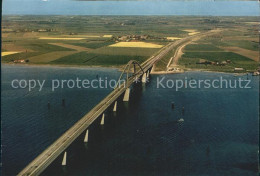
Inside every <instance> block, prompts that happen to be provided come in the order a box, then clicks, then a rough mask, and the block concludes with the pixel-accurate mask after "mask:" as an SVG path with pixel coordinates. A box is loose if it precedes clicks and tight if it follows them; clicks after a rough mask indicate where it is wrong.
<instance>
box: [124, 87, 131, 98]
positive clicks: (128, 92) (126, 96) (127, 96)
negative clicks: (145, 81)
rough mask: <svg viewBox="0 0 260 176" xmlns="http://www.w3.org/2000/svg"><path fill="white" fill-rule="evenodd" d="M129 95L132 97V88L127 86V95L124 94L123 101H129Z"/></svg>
mask: <svg viewBox="0 0 260 176" xmlns="http://www.w3.org/2000/svg"><path fill="white" fill-rule="evenodd" d="M129 97H130V88H127V89H126V90H125V95H124V98H123V101H129Z"/></svg>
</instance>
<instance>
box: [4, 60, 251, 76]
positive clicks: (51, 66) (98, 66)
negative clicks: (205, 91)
mask: <svg viewBox="0 0 260 176" xmlns="http://www.w3.org/2000/svg"><path fill="white" fill-rule="evenodd" d="M1 64H2V66H3V65H12V66H28V67H30V66H31V67H45V68H46V67H50V68H73V69H89V68H98V69H102V68H105V69H115V70H117V71H122V68H123V67H124V66H101V65H95V66H85V65H62V64H15V63H1ZM190 71H195V72H209V73H226V74H232V75H234V76H238V75H246V74H248V73H251V72H243V73H232V72H223V71H212V70H204V69H185V70H183V71H179V72H169V71H152V72H151V73H150V74H151V75H166V74H182V73H185V72H190Z"/></svg>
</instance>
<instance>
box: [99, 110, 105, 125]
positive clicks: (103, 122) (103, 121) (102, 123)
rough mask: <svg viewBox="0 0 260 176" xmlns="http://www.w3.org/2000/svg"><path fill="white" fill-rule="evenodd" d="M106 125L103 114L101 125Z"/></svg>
mask: <svg viewBox="0 0 260 176" xmlns="http://www.w3.org/2000/svg"><path fill="white" fill-rule="evenodd" d="M104 124H105V114H104V113H103V115H102V119H101V122H100V125H104Z"/></svg>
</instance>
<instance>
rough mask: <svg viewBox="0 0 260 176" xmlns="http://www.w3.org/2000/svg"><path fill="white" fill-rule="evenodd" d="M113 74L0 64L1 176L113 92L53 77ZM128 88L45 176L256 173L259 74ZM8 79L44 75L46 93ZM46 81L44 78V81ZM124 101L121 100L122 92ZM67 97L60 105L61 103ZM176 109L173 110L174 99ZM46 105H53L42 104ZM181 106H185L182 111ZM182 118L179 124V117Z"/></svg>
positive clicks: (195, 75) (198, 75) (113, 74)
mask: <svg viewBox="0 0 260 176" xmlns="http://www.w3.org/2000/svg"><path fill="white" fill-rule="evenodd" d="M97 75H98V76H99V77H107V78H108V79H113V78H118V76H119V75H120V72H118V71H117V70H115V69H104V68H102V69H101V68H59V67H36V66H35V67H34V66H18V65H3V66H2V97H1V98H2V102H1V108H2V109H1V110H2V114H1V116H2V138H3V139H2V151H3V164H2V166H3V174H2V175H4V176H9V175H16V174H17V173H18V172H19V171H20V170H21V169H23V168H24V167H25V166H26V165H27V164H28V163H29V162H30V161H31V160H32V159H34V158H35V157H36V156H37V155H38V154H40V153H41V152H42V151H43V150H44V149H45V148H46V147H47V146H49V145H50V144H51V143H52V142H53V141H54V140H56V139H57V138H58V137H59V136H60V135H61V134H62V133H63V132H65V131H66V130H67V129H68V128H69V127H70V126H71V125H73V124H74V123H75V122H76V121H78V120H79V119H80V118H81V117H82V116H83V115H84V114H85V113H87V112H88V111H89V110H90V109H91V108H93V107H94V106H95V105H96V104H97V103H98V102H99V101H100V100H101V99H103V98H104V97H105V96H106V95H107V94H108V93H109V92H111V89H59V90H57V91H55V92H52V91H51V87H50V82H49V81H50V80H51V79H75V78H76V77H79V78H81V79H83V78H88V79H93V78H96V77H97ZM162 76H163V75H152V76H151V78H150V81H149V83H147V84H146V85H145V86H142V85H139V86H136V87H134V88H133V89H132V92H131V97H130V101H129V103H124V102H122V101H119V102H118V103H119V104H118V105H119V107H118V112H117V113H116V114H114V113H112V112H111V111H112V110H111V109H109V110H108V111H107V112H106V119H105V125H104V126H102V127H101V126H100V125H99V121H100V119H97V121H96V123H94V124H93V125H92V126H91V127H90V128H89V142H88V144H87V145H86V144H84V143H83V138H84V134H82V135H81V136H80V137H79V138H78V139H77V140H76V141H75V142H74V143H73V144H72V145H71V146H70V147H69V148H68V149H67V152H68V161H67V163H68V164H67V166H66V167H62V166H61V160H62V156H60V157H58V158H57V159H56V160H55V162H54V163H53V164H52V165H51V166H49V167H48V168H47V170H46V171H45V172H44V173H43V174H42V175H113V176H115V175H145V176H146V175H188V176H189V175H199V176H200V175H234V176H240V175H241V176H244V175H250V176H251V175H252V176H255V175H257V165H258V132H259V130H258V120H259V117H258V110H259V95H258V91H259V78H258V77H252V76H248V79H250V80H251V81H252V82H251V84H250V86H251V87H252V88H251V89H232V90H231V89H213V88H212V89H191V88H187V89H184V88H183V89H180V90H179V91H175V89H163V88H159V89H158V88H157V87H156V86H157V85H156V80H157V78H162ZM219 76H223V77H224V78H226V79H231V80H235V79H238V78H239V77H241V78H244V79H246V77H247V76H245V75H241V76H234V75H232V74H226V73H208V72H185V73H183V74H174V75H166V79H173V80H176V79H184V78H185V77H187V78H188V79H195V80H196V79H210V80H212V79H214V78H218V77H219ZM13 79H27V80H28V79H40V80H42V79H46V80H47V82H48V85H46V86H45V88H44V89H43V91H41V92H38V91H37V90H34V91H32V92H28V90H26V89H15V90H14V89H13V88H12V87H11V81H12V80H13ZM48 80H49V81H48ZM121 98H122V97H121ZM62 99H65V107H63V106H62V105H61V104H62V103H61V102H62ZM173 101H174V103H175V108H174V109H172V108H171V102H173ZM48 102H50V105H51V107H50V109H48V108H47V103H48ZM182 107H184V108H185V110H184V112H183V111H182ZM180 118H183V119H184V122H178V121H177V120H178V119H180Z"/></svg>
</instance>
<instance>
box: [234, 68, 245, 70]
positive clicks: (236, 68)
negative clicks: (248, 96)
mask: <svg viewBox="0 0 260 176" xmlns="http://www.w3.org/2000/svg"><path fill="white" fill-rule="evenodd" d="M234 71H244V69H243V68H234Z"/></svg>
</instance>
